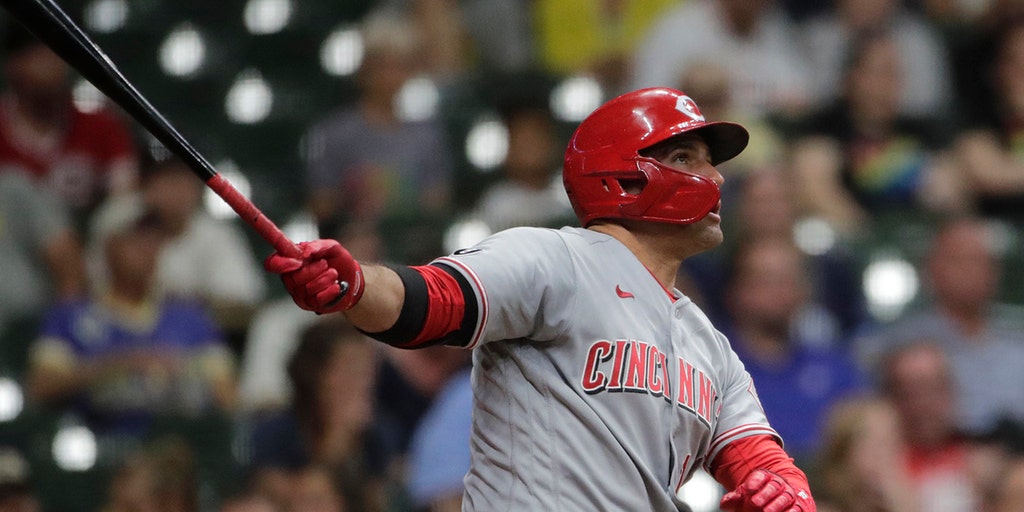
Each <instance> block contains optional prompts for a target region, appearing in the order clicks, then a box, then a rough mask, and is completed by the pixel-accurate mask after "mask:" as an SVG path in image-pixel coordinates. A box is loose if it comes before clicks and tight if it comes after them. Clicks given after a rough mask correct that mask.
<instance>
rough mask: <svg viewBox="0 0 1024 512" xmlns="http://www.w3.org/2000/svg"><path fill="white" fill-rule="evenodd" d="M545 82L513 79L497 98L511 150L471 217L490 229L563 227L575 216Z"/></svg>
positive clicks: (494, 230) (524, 78)
mask: <svg viewBox="0 0 1024 512" xmlns="http://www.w3.org/2000/svg"><path fill="white" fill-rule="evenodd" d="M537 82H544V80H539V79H535V78H533V77H522V78H520V79H518V80H514V82H513V83H514V85H512V86H510V88H515V89H516V91H512V92H509V93H507V94H504V95H502V96H503V97H501V98H499V99H498V100H496V103H497V105H498V111H499V112H500V114H501V119H502V120H503V121H504V123H505V126H506V127H507V128H508V153H507V156H506V157H505V162H504V164H503V165H502V167H501V169H500V173H501V177H500V178H498V180H497V181H494V182H492V183H491V184H490V185H489V186H488V187H487V188H486V189H485V190H484V191H483V194H481V196H480V198H479V199H478V200H477V204H476V207H475V209H474V211H473V215H472V216H473V217H475V218H477V219H479V220H482V221H483V222H484V223H485V224H487V227H488V228H489V229H490V231H491V232H492V233H494V232H498V231H500V230H502V229H507V228H511V227H514V226H548V227H560V226H562V225H564V224H565V222H566V221H568V220H569V219H574V218H575V217H574V216H573V213H572V207H571V206H570V205H569V197H568V196H566V194H565V188H564V187H563V186H562V178H561V176H562V174H561V167H560V163H561V156H562V155H561V151H560V149H559V147H560V144H559V141H558V139H557V135H556V126H555V121H554V119H553V118H552V117H551V111H550V110H549V109H548V95H547V92H548V90H549V88H548V87H546V86H545V85H544V84H540V83H537Z"/></svg>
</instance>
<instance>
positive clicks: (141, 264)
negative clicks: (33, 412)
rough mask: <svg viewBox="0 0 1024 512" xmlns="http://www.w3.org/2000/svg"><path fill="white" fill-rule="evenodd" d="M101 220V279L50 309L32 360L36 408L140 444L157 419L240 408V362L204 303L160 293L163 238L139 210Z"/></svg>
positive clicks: (117, 211)
mask: <svg viewBox="0 0 1024 512" xmlns="http://www.w3.org/2000/svg"><path fill="white" fill-rule="evenodd" d="M120 206H122V207H118V208H110V209H106V210H105V211H104V212H101V215H98V216H97V218H96V224H95V228H94V230H93V237H92V240H93V243H95V244H98V246H99V250H97V251H95V252H94V254H96V255H97V256H98V257H101V258H102V261H103V262H104V265H102V270H103V271H104V272H102V279H101V280H100V281H99V282H95V283H92V284H93V288H92V290H91V292H90V294H89V295H88V296H85V297H81V298H78V299H74V300H70V301H64V302H60V303H57V304H55V305H53V306H52V307H51V308H50V310H49V311H48V312H47V314H46V315H45V318H44V320H43V323H42V327H41V330H40V333H39V337H38V339H37V340H36V341H35V342H34V343H33V345H32V347H31V349H30V354H29V367H28V372H27V394H28V397H29V399H30V400H32V401H35V402H39V403H43V404H47V405H51V406H55V407H59V408H63V407H64V406H70V407H71V408H72V410H73V411H75V412H77V413H78V414H80V415H81V416H82V419H83V420H84V421H85V422H86V424H87V425H88V426H89V427H90V428H92V429H93V430H94V431H95V432H98V433H103V434H106V433H110V434H125V435H129V436H139V435H141V434H143V433H144V432H145V430H146V428H147V427H148V426H149V425H150V423H151V421H152V419H153V418H154V417H157V416H162V415H168V416H182V417H194V416H199V415H204V414H212V413H217V412H223V411H229V410H231V409H232V406H233V404H234V395H235V381H234V360H233V357H232V355H231V353H230V350H229V349H228V347H227V346H226V345H225V344H224V343H223V339H222V338H221V336H220V332H219V330H218V329H217V327H216V325H215V324H214V322H213V320H212V318H211V317H210V316H209V314H208V311H207V310H206V309H204V308H203V307H202V306H201V305H200V304H197V303H194V302H186V301H181V300H171V299H164V298H162V297H159V296H158V295H157V294H155V273H156V262H157V258H158V256H159V253H160V250H161V248H162V244H163V242H164V240H165V239H166V235H165V232H164V230H163V228H162V226H161V225H160V224H159V223H158V222H157V219H156V217H155V216H154V215H153V214H151V213H147V212H146V211H145V210H144V209H143V208H141V206H140V205H138V204H130V203H125V204H122V205H120Z"/></svg>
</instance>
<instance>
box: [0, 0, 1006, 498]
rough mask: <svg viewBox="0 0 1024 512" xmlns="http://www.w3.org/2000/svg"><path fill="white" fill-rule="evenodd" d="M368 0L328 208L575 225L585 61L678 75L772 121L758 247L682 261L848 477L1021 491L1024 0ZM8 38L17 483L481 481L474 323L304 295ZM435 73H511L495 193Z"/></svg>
mask: <svg viewBox="0 0 1024 512" xmlns="http://www.w3.org/2000/svg"><path fill="white" fill-rule="evenodd" d="M355 4H359V8H358V9H359V11H360V14H359V16H358V20H357V21H358V23H359V24H358V27H359V30H360V35H361V41H362V48H363V58H362V61H361V62H362V64H361V66H360V67H359V69H358V70H357V72H356V74H355V76H354V78H353V86H354V90H355V91H356V92H355V94H352V95H351V97H350V98H348V99H347V100H346V101H344V102H342V103H341V104H340V105H338V106H332V107H331V108H324V109H321V110H322V113H321V115H320V116H319V117H316V118H310V119H309V120H308V123H306V126H305V129H304V133H303V134H302V135H303V141H304V151H303V156H304V168H302V169H281V170H280V172H281V173H289V174H288V175H287V177H285V178H284V179H285V180H286V181H293V182H297V183H299V185H298V187H299V188H300V189H301V190H302V193H301V198H299V200H298V201H296V204H295V205H294V212H293V213H296V214H302V215H306V216H308V218H310V219H312V223H313V224H314V225H315V228H316V230H315V232H316V233H318V235H317V236H320V237H332V238H337V239H339V240H341V241H342V243H343V244H345V245H346V247H348V248H349V250H350V251H351V252H352V253H353V255H355V256H356V257H357V258H358V259H362V260H368V261H369V260H373V261H392V262H396V263H406V264H422V263H424V262H425V261H428V260H429V259H430V258H431V257H434V256H440V255H442V253H443V252H444V251H449V250H453V249H457V248H458V247H459V245H454V246H453V245H452V243H453V242H451V239H452V238H457V239H458V241H459V243H462V244H468V243H472V242H473V241H475V239H473V238H472V237H470V238H467V237H469V235H468V234H467V230H465V229H463V230H462V231H461V232H459V234H460V235H461V236H460V237H454V236H453V232H454V231H456V228H459V227H463V228H465V227H466V226H468V225H475V226H478V229H477V230H476V231H473V233H476V239H479V237H481V236H485V235H486V233H490V232H495V231H498V230H502V229H506V228H509V227H513V226H521V225H535V226H548V227H558V226H561V225H564V224H572V223H575V219H574V217H573V215H572V211H571V209H570V208H569V204H568V200H567V198H566V197H565V195H564V191H563V190H562V187H561V179H560V164H561V154H562V151H563V150H564V144H565V142H566V140H567V131H566V129H567V128H568V129H569V130H571V128H572V126H571V124H572V123H571V121H566V120H565V119H560V118H559V117H558V116H557V115H556V113H555V112H553V110H552V102H551V97H552V94H553V92H554V90H555V89H556V87H557V86H558V84H560V83H564V82H563V81H565V80H569V79H573V78H579V77H585V78H587V79H588V80H591V81H592V83H595V84H597V85H598V86H599V90H600V91H601V94H602V97H603V99H610V98H611V97H613V96H614V95H617V94H618V93H621V92H625V91H627V90H631V89H635V88H640V87H646V86H670V87H675V88H679V89H681V90H683V91H685V92H686V93H687V94H689V95H690V96H691V97H693V98H694V100H695V101H696V102H697V103H698V104H699V105H700V107H701V110H702V111H703V112H704V113H705V115H706V116H707V117H708V118H710V119H723V120H731V121H736V122H740V123H742V124H744V125H745V126H746V127H747V128H748V129H749V130H750V132H751V145H750V147H749V148H748V149H747V150H746V152H745V153H744V154H743V155H741V157H740V158H737V159H736V160H734V161H730V162H728V163H726V164H723V165H722V166H721V169H720V170H721V172H722V174H723V175H724V176H725V186H724V188H723V202H724V208H723V212H724V217H725V218H724V223H725V233H726V243H725V245H724V246H723V247H721V248H719V249H717V250H715V251H712V252H710V253H707V254H703V255H701V256H698V257H695V258H693V259H691V260H688V261H687V262H685V263H684V268H683V270H682V272H681V274H680V276H679V280H678V283H679V287H680V289H681V290H682V291H683V292H684V293H686V294H687V295H689V296H691V297H693V298H694V300H695V301H697V302H698V303H699V304H701V306H702V307H703V308H704V310H705V311H706V312H707V313H708V315H709V316H711V317H712V318H713V319H714V320H715V324H716V325H718V326H720V328H721V330H722V331H723V332H724V333H725V334H726V335H727V336H728V337H729V339H730V340H731V342H732V344H733V347H734V348H735V350H736V352H737V353H738V354H739V355H740V357H741V359H742V360H743V362H744V364H745V365H746V368H747V370H748V371H749V372H750V373H751V375H752V376H753V378H754V382H755V384H756V385H757V391H758V394H759V397H760V399H761V402H762V403H763V406H764V409H765V411H766V413H767V416H768V418H769V420H770V421H771V422H772V424H773V426H774V427H775V428H776V430H778V432H779V433H780V434H781V435H782V437H783V439H784V440H785V443H786V448H787V451H788V452H789V453H790V454H792V455H793V456H794V457H795V458H796V459H797V462H798V464H799V465H800V466H801V467H803V468H804V469H805V470H806V471H807V472H808V474H809V476H810V481H811V484H812V486H813V487H814V490H815V492H816V498H817V500H818V503H819V508H820V509H821V510H828V511H835V512H855V511H858V512H859V511H879V512H882V511H891V512H926V511H927V512H946V511H948V512H974V511H977V512H982V511H984V512H1009V511H1013V510H1021V506H1022V505H1021V504H1022V503H1024V313H1022V312H1024V303H1022V301H1024V299H1022V297H1021V296H1020V295H1014V290H1013V289H1012V286H1011V285H1014V284H1019V279H1017V276H1020V275H1021V274H1022V272H1024V269H1022V268H1020V266H1019V261H1016V260H1015V259H1014V255H1015V254H1016V253H1015V251H1020V248H1019V247H1017V246H1018V245H1019V244H1020V243H1021V242H1020V240H1021V237H1022V236H1024V1H1020V0H831V1H817V0H531V1H507V0H377V1H373V0H364V1H361V2H355ZM129 5H131V4H130V3H129ZM0 38H2V84H3V92H2V93H0V383H2V384H3V385H0V413H2V414H3V416H4V417H3V418H0V420H2V421H0V511H8V510H9V511H24V512H31V511H47V512H78V511H91V510H100V511H103V512H191V511H200V510H201V511H217V512H293V511H294V512H298V511H302V512H320V511H323V512H360V511H366V512H405V511H409V512H427V511H432V512H445V511H453V510H459V509H460V499H461V485H462V475H463V473H464V472H465V470H466V468H467V466H468V461H469V446H468V436H469V420H470V409H471V407H472V393H471V391H470V389H469V379H470V374H469V370H470V360H469V355H468V353H466V352H465V351H462V350H458V349H451V348H445V347H434V348H428V349H423V350H416V351H402V350H398V349H393V348H390V347H388V346H385V345H382V344H378V343H375V342H372V341H371V340H370V339H369V338H367V337H366V336H364V335H363V334H362V333H360V332H359V331H357V330H356V329H354V328H353V327H352V326H350V325H347V324H346V323H345V321H344V319H343V317H341V316H340V315H338V316H332V317H329V318H328V317H319V316H317V315H315V314H312V313H308V312H305V311H302V310H300V309H298V308H297V307H296V306H294V305H293V304H292V302H291V300H290V298H288V297H287V296H286V295H284V294H283V289H281V288H280V287H279V286H276V285H277V283H275V282H273V281H272V280H270V279H268V277H267V275H265V273H264V272H263V271H262V268H261V260H262V258H263V257H264V256H266V255H267V254H269V252H270V250H269V248H268V247H265V246H263V245H260V244H259V242H258V241H255V240H254V239H253V237H252V236H251V233H248V232H247V231H246V230H245V227H244V224H242V223H241V222H240V221H238V220H236V219H223V218H218V217H215V216H213V215H211V214H210V212H209V211H208V210H207V207H206V206H205V203H204V190H205V189H204V187H203V185H202V182H201V181H200V180H198V179H196V178H195V176H194V175H193V174H192V173H191V171H190V170H189V169H188V168H187V167H186V165H185V164H184V163H183V162H182V161H180V160H178V159H177V158H175V157H173V156H171V155H169V154H168V153H167V151H166V150H163V151H160V149H161V148H158V147H157V148H155V147H154V146H153V144H152V143H151V141H149V139H147V138H146V136H145V134H144V132H143V131H142V129H141V128H140V127H139V126H137V125H135V124H134V123H133V122H132V121H131V120H130V119H129V118H128V117H127V116H125V115H124V113H123V112H121V111H119V110H118V109H117V107H116V106H115V105H113V104H106V105H104V106H103V107H102V108H99V109H90V110H85V109H82V108H81V106H80V105H78V104H77V103H75V102H74V101H72V90H71V88H72V77H73V75H74V71H73V70H71V69H70V68H69V67H68V66H67V65H65V64H64V63H63V62H62V61H61V60H60V59H59V58H58V57H57V56H56V55H54V54H53V53H52V52H51V51H50V50H49V49H47V48H46V47H45V46H43V45H42V44H40V43H39V42H38V41H37V40H36V39H35V38H33V37H32V36H31V34H29V33H27V32H26V31H24V30H23V29H21V28H20V27H19V26H18V25H16V24H13V23H9V22H8V23H7V24H6V25H5V27H4V29H3V32H2V33H0ZM309 58H310V59H315V58H317V57H316V56H313V55H310V56H309ZM422 77H428V78H429V79H430V80H432V81H433V83H435V84H438V87H439V88H440V90H441V91H442V95H443V94H444V92H445V91H448V90H459V89H460V88H461V87H464V86H466V84H468V83H473V84H483V86H482V87H483V89H485V93H484V94H482V95H481V96H482V98H483V101H484V102H485V103H486V104H487V106H488V108H489V109H491V110H493V112H494V114H495V118H496V119H497V120H498V121H499V122H500V123H501V125H502V126H503V128H504V130H505V131H504V132H503V133H504V134H507V139H506V140H505V142H506V143H507V151H506V152H505V156H504V159H503V161H502V162H501V164H500V166H499V167H498V171H497V172H495V173H493V174H492V175H491V176H490V177H489V178H488V179H486V180H485V182H484V183H483V186H481V187H479V190H473V191H472V192H466V189H465V188H464V187H463V185H464V184H463V183H461V182H460V174H459V172H458V171H457V169H456V167H457V163H456V160H457V159H458V157H457V153H458V151H461V146H460V142H461V141H452V140H450V137H451V131H450V130H446V129H445V126H444V125H443V124H444V123H443V122H442V121H441V120H440V119H438V118H436V117H427V118H424V119H409V118H408V117H407V116H403V115H402V113H401V112H399V111H398V105H399V102H397V101H396V98H397V97H398V96H399V94H400V93H401V92H402V91H403V90H405V89H403V87H404V86H405V85H407V84H408V83H409V81H410V80H412V79H418V78H422ZM444 106H445V104H444V102H442V108H444ZM207 136H208V137H209V136H210V135H207ZM428 221H429V222H428ZM438 225H440V227H441V228H440V229H437V226H438ZM310 238H313V237H312V236H311V237H310ZM894 256H899V258H896V259H893V257H894ZM887 258H888V259H887ZM879 260H885V261H888V262H890V263H892V262H894V261H895V262H897V263H898V262H903V263H904V264H905V265H902V266H900V265H895V266H890V267H886V268H888V269H890V270H892V269H895V270H896V271H890V272H877V273H872V272H871V271H872V270H878V269H880V268H882V267H879V266H877V265H873V264H876V263H878V262H879ZM908 283H910V285H914V286H917V284H918V283H919V290H918V289H914V290H915V291H913V292H912V295H913V296H912V297H910V298H906V297H905V299H906V300H904V301H903V302H900V303H898V304H896V305H895V306H894V303H892V302H891V301H890V302H886V301H885V299H886V298H892V297H894V296H898V295H900V293H903V291H905V290H906V287H907V286H909V285H908ZM1016 292H1017V293H1020V292H1021V290H1016ZM886 306H888V308H887V307H886ZM897 306H899V307H897ZM83 433H84V434H85V435H84V437H83V436H82V434H83ZM61 436H64V437H61ZM62 439H63V440H64V441H66V442H60V441H61V440H62ZM76 482H77V484H76ZM76 485H77V487H76ZM71 489H73V490H74V491H71ZM595 506H596V507H597V508H600V506H599V504H595Z"/></svg>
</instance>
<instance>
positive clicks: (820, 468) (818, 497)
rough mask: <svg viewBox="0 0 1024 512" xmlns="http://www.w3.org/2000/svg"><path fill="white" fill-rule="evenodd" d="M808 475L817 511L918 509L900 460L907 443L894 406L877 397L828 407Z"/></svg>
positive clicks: (863, 398) (839, 402)
mask: <svg viewBox="0 0 1024 512" xmlns="http://www.w3.org/2000/svg"><path fill="white" fill-rule="evenodd" d="M822 439H823V442H822V447H821V450H820V451H819V452H818V464H817V468H816V469H815V470H814V471H813V472H812V473H811V474H812V475H813V476H812V477H811V481H812V482H815V483H814V485H813V486H812V487H813V491H814V497H815V502H816V503H817V505H818V510H819V511H821V512H895V511H900V512H910V511H915V510H919V509H918V505H917V501H916V496H915V495H914V492H913V491H912V489H913V487H912V486H911V484H910V476H909V475H908V474H907V472H906V469H905V467H904V466H903V464H902V463H901V462H902V459H903V453H904V451H905V450H906V447H905V445H904V443H903V440H902V439H901V438H900V435H899V420H898V418H897V416H896V411H895V410H894V409H893V406H892V404H890V403H889V402H888V401H886V400H883V399H881V398H877V397H858V398H852V399H844V400H840V401H838V402H836V403H834V404H832V406H831V407H830V408H829V411H828V416H827V421H826V423H825V429H824V431H823V436H822Z"/></svg>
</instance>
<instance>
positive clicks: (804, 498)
mask: <svg viewBox="0 0 1024 512" xmlns="http://www.w3.org/2000/svg"><path fill="white" fill-rule="evenodd" d="M719 505H720V506H721V508H722V510H729V511H732V512H816V511H817V507H816V506H815V505H814V500H813V499H812V498H811V495H810V493H808V492H807V491H806V490H802V489H801V490H797V489H794V488H793V486H791V485H789V482H786V480H785V479H784V478H782V477H781V476H779V475H777V474H775V473H772V472H771V471H768V470H764V469H756V470H754V471H751V472H750V475H748V476H747V478H746V479H745V480H743V481H742V482H740V484H739V485H738V486H736V488H735V489H733V490H732V491H730V492H728V493H726V494H725V496H722V501H721V503H720V504H719Z"/></svg>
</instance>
